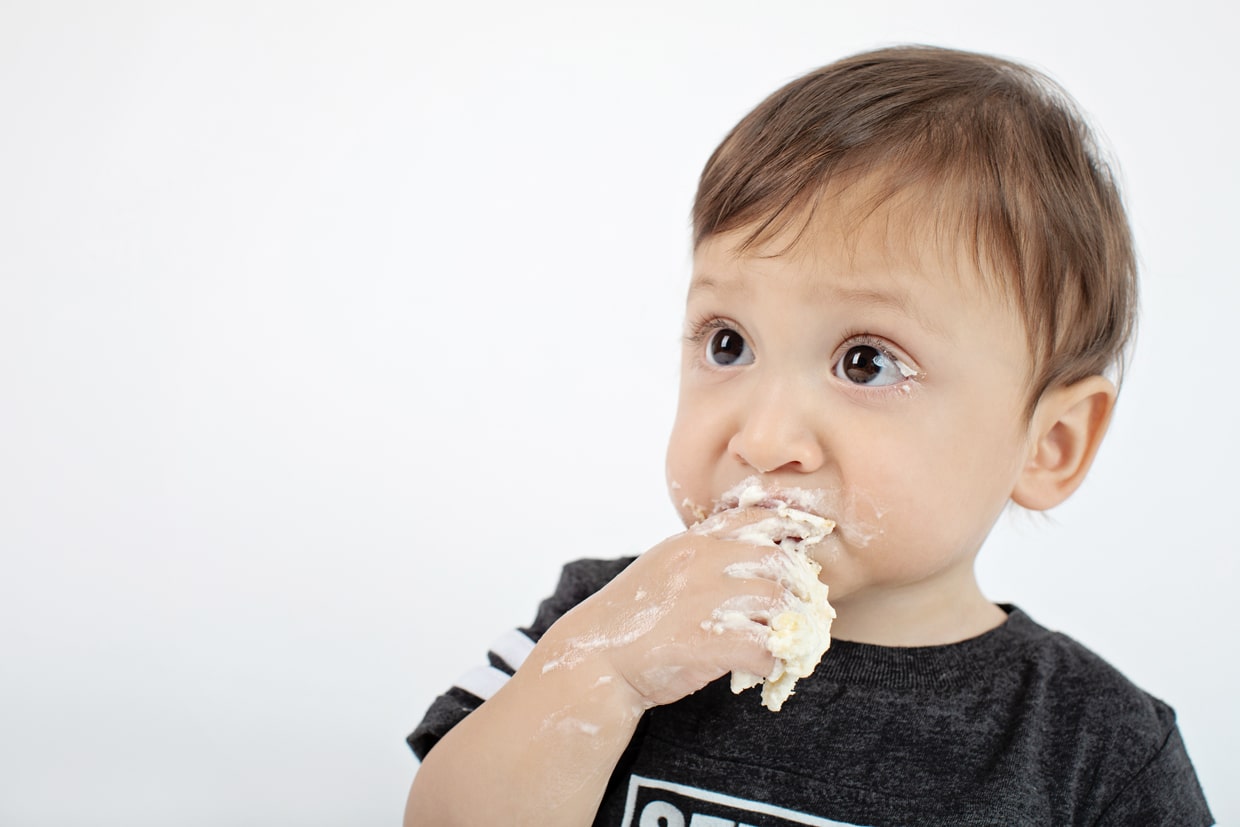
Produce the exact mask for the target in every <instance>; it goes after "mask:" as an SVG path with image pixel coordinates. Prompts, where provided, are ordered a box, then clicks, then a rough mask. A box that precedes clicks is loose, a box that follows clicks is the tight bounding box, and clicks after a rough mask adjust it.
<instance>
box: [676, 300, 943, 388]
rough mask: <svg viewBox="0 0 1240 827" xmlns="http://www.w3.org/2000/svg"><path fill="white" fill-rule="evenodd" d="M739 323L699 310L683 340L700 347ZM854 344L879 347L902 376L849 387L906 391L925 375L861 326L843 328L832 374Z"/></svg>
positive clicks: (737, 327)
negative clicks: (878, 383)
mask: <svg viewBox="0 0 1240 827" xmlns="http://www.w3.org/2000/svg"><path fill="white" fill-rule="evenodd" d="M739 327H740V326H739V325H737V324H736V323H735V322H733V321H731V320H729V319H725V318H722V317H719V316H711V315H708V314H702V315H700V316H698V317H697V318H695V319H694V321H693V322H692V323H691V324H690V325H689V332H688V334H687V335H686V336H685V337H684V340H685V342H686V343H687V344H689V345H692V346H694V347H697V348H701V346H702V345H703V343H705V342H706V340H707V339H708V338H710V335H711V334H712V333H714V332H715V331H716V330H724V329H730V330H737V332H740V330H739ZM857 345H867V346H869V347H872V348H874V349H875V350H877V351H879V352H880V353H882V354H883V355H884V356H885V357H887V358H888V359H890V360H892V362H894V363H895V364H896V365H897V366H899V367H900V373H901V374H902V375H903V376H904V379H903V381H900V382H896V383H895V384H893V385H883V386H880V387H873V388H869V387H865V386H864V385H850V387H852V388H853V389H855V390H856V391H857V392H859V393H866V394H881V393H891V392H894V391H899V392H904V393H907V392H908V390H909V388H910V387H911V383H913V382H917V381H920V380H921V379H922V378H923V377H924V376H925V374H923V373H921V372H920V371H916V370H913V369H912V368H910V367H909V366H908V364H907V363H906V362H905V361H904V359H902V358H900V356H899V355H898V354H896V353H895V352H894V351H893V350H892V348H891V346H890V345H889V344H887V342H886V341H885V340H883V339H880V338H878V337H877V336H874V335H873V334H870V333H866V332H864V331H861V330H849V331H846V332H845V334H844V337H843V340H842V341H841V343H840V345H839V347H837V348H836V349H835V353H834V354H833V358H832V360H831V367H832V371H831V374H832V376H833V377H834V375H835V371H834V367H835V364H836V362H838V361H839V360H840V359H842V358H843V356H844V354H845V353H847V352H848V350H849V348H852V347H855V346H857ZM905 369H908V370H909V371H910V372H909V373H905V372H904V370H905Z"/></svg>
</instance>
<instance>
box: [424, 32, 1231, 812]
mask: <svg viewBox="0 0 1240 827" xmlns="http://www.w3.org/2000/svg"><path fill="white" fill-rule="evenodd" d="M693 219H694V262H693V275H692V280H691V284H690V287H689V292H688V303H687V311H686V324H685V335H684V344H683V349H682V351H683V352H682V370H681V379H680V399H679V404H678V409H677V417H676V421H675V425H674V427H673V430H672V434H671V438H670V443H669V447H668V454H667V479H668V486H669V489H670V491H671V495H672V499H673V501H674V503H675V504H676V506H677V508H678V509H679V511H680V514H681V517H682V518H683V521H684V523H685V525H686V526H688V527H689V528H688V530H687V531H685V532H684V533H682V534H678V535H676V536H674V537H671V538H668V539H666V540H664V541H663V542H661V543H659V544H657V545H655V546H654V547H653V548H651V549H649V550H647V551H646V552H645V553H643V554H641V555H640V556H638V557H635V558H628V559H622V560H615V561H604V560H581V561H578V562H575V563H570V564H569V565H568V566H566V567H565V569H564V572H563V575H562V578H561V581H560V583H559V586H558V588H557V589H556V591H555V593H554V594H553V595H552V596H551V597H550V598H548V599H547V600H545V601H544V602H543V603H542V605H541V606H540V608H539V610H538V613H537V616H536V617H535V619H534V622H533V623H532V624H531V625H530V626H529V627H528V628H524V629H521V630H519V631H514V632H512V633H510V634H509V635H507V636H505V637H503V638H501V639H500V640H499V641H498V642H497V643H496V644H495V645H494V646H493V648H492V651H491V653H490V666H487V667H483V668H480V669H479V670H476V671H475V672H472V673H470V674H469V675H467V676H465V677H463V678H462V679H461V680H460V681H459V682H458V684H457V685H456V686H454V687H452V688H450V689H448V690H447V692H446V693H445V694H444V695H442V696H440V697H439V698H438V699H437V700H436V701H435V703H434V704H433V706H432V707H431V709H430V710H429V711H428V713H427V714H426V717H425V719H424V720H423V721H422V723H421V724H419V725H418V727H417V728H416V730H415V731H414V732H413V734H412V735H411V736H410V738H409V741H410V744H411V745H412V747H413V749H414V751H415V753H416V754H417V755H418V757H419V758H420V759H422V760H423V764H422V766H421V768H420V770H419V772H418V774H417V775H416V777H415V780H414V784H413V787H412V790H411V792H410V796H409V804H408V809H407V811H406V824H415V825H453V824H462V825H466V824H468V825H475V824H477V825H481V824H538V825H574V826H575V827H579V826H580V825H587V824H591V823H593V824H598V825H603V824H606V825H624V827H638V825H640V826H641V827H646V826H647V825H667V826H668V827H673V826H676V825H679V827H685V825H689V826H690V827H704V825H779V826H780V827H783V825H806V824H808V825H909V824H918V825H962V824H995V825H1017V824H1040V825H1052V824H1053V825H1070V824H1098V825H1118V824H1131V825H1151V824H1182V825H1206V824H1211V823H1212V819H1211V816H1210V812H1209V810H1208V808H1207V805H1206V802H1205V800H1204V798H1203V795H1202V793H1201V789H1200V787H1199V785H1198V782H1197V779H1196V776H1195V774H1194V771H1193V768H1192V765H1191V763H1190V761H1189V758H1188V755H1187V753H1186V751H1185V748H1184V745H1183V743H1182V741H1181V739H1180V735H1179V732H1178V730H1177V727H1176V723H1175V716H1174V713H1173V712H1172V710H1171V709H1170V708H1169V707H1168V706H1167V705H1166V704H1164V703H1162V702H1161V701H1159V700H1157V699H1155V698H1153V697H1151V696H1149V695H1147V694H1146V693H1144V692H1143V691H1141V690H1140V689H1138V688H1137V687H1135V686H1133V685H1132V684H1131V683H1130V682H1128V681H1127V680H1126V679H1125V678H1124V677H1123V676H1122V675H1120V674H1119V673H1118V672H1117V671H1116V670H1115V669H1114V668H1113V667H1111V666H1109V665H1107V664H1106V663H1105V662H1104V661H1102V660H1101V659H1100V658H1098V657H1097V656H1096V655H1094V654H1092V653H1091V652H1089V651H1088V650H1087V649H1085V648H1084V647H1082V646H1081V645H1080V644H1078V643H1076V642H1074V641H1073V640H1071V639H1070V638H1068V637H1065V636H1064V635H1061V634H1058V633H1054V632H1050V631H1048V630H1046V629H1044V628H1043V627H1041V626H1039V625H1038V624H1037V623H1036V622H1035V621H1034V620H1033V619H1032V618H1030V617H1029V616H1028V615H1026V614H1024V613H1023V612H1021V611H1020V610H1019V609H1018V608H1015V607H1013V606H1007V605H996V604H994V603H992V602H991V601H989V600H988V599H987V598H986V597H985V596H984V595H983V594H982V592H981V590H980V588H979V586H978V583H977V580H976V578H975V575H974V560H975V558H976V556H977V553H978V551H979V549H980V548H981V546H982V543H983V541H984V540H985V538H986V536H987V534H988V533H989V531H990V529H991V527H992V526H993V524H994V522H995V521H996V519H997V518H998V516H999V515H1000V514H1001V513H1002V512H1003V511H1004V509H1005V508H1006V507H1007V505H1008V503H1016V504H1017V505H1019V506H1022V507H1024V508H1029V509H1034V510H1043V509H1048V508H1051V507H1053V506H1055V505H1057V504H1059V503H1061V502H1063V501H1064V499H1066V498H1067V497H1068V496H1070V495H1071V494H1072V493H1073V491H1075V490H1076V488H1077V487H1078V486H1079V485H1080V483H1081V481H1082V479H1083V478H1084V476H1085V474H1086V472H1087V471H1088V470H1089V467H1090V464H1091V462H1092V461H1093V458H1094V455H1095V452H1096V451H1097V449H1098V446H1099V443H1100V442H1101V440H1102V438H1103V435H1104V433H1105V432H1106V429H1107V423H1108V421H1109V418H1110V415H1111V411H1112V408H1113V406H1114V403H1115V399H1116V383H1117V382H1118V381H1119V372H1120V371H1119V368H1120V367H1121V364H1122V361H1123V356H1124V352H1125V349H1126V346H1127V343H1128V341H1129V338H1130V335H1131V332H1132V328H1133V322H1134V314H1135V303H1136V297H1135V292H1136V284H1135V263H1134V254H1133V250H1132V243H1131V238H1130V233H1129V229H1128V225H1127V220H1126V217H1125V214H1124V209H1123V205H1122V203H1121V200H1120V197H1119V194H1118V193H1117V190H1116V187H1115V185H1114V182H1113V181H1112V178H1111V175H1110V172H1109V171H1108V168H1107V166H1106V165H1105V164H1104V162H1103V161H1102V160H1101V159H1100V157H1099V154H1098V152H1097V150H1096V148H1095V147H1094V146H1093V143H1092V140H1091V136H1090V133H1089V131H1088V129H1087V128H1086V126H1085V125H1084V123H1083V121H1082V119H1081V118H1080V117H1079V116H1078V115H1077V114H1076V113H1075V109H1074V107H1073V105H1072V104H1071V102H1070V101H1069V99H1068V98H1067V97H1066V96H1065V95H1064V94H1063V93H1062V92H1061V91H1060V90H1059V89H1058V88H1057V87H1055V86H1054V85H1053V84H1051V83H1050V82H1049V81H1048V80H1047V79H1046V78H1044V77H1042V76H1040V75H1039V74H1037V73H1035V72H1033V71H1031V70H1029V69H1027V68H1025V67H1022V66H1020V65H1017V64H1013V63H1010V62H1007V61H1004V60H1000V59H996V58H993V57H989V56H984V55H978V54H971V53H964V52H958V51H951V50H945V49H937V48H930V47H903V48H892V49H884V50H880V51H875V52H871V53H866V54H861V55H857V56H854V57H851V58H848V59H845V60H842V61H840V62H837V63H834V64H832V65H829V66H827V67H824V68H822V69H820V70H817V71H815V72H812V73H810V74H808V75H806V76H805V77H802V78H800V79H798V80H795V81H793V82H792V83H790V84H788V85H787V86H785V87H784V88H783V89H780V90H779V91H777V92H776V93H775V94H774V95H772V96H771V97H770V98H768V99H767V100H766V101H764V102H763V103H762V104H761V105H759V106H758V107H757V108H756V109H755V110H754V111H753V112H751V113H750V114H749V115H747V116H746V117H745V118H744V119H743V120H742V121H741V122H740V123H739V124H738V125H737V126H736V128H735V129H733V130H732V132H731V133H730V134H729V135H728V136H727V137H726V138H725V139H724V141H723V143H722V144H721V145H720V146H719V148H718V149H717V150H716V151H715V153H714V154H713V155H712V157H711V158H710V160H709V161H708V162H707V164H706V168H705V170H704V171H703V173H702V176H701V181H700V185H699V189H698V193H697V198H696V201H695V204H694V210H693ZM742 483H743V484H745V485H746V486H748V488H749V489H751V490H752V489H754V487H755V486H756V487H757V490H758V491H759V492H760V496H758V497H749V498H746V499H743V500H742V499H739V498H737V497H735V496H734V495H729V494H728V493H727V492H734V491H736V490H737V486H738V485H740V484H742ZM790 504H791V505H792V506H795V509H796V510H797V513H798V514H800V515H802V516H803V517H804V519H803V520H802V522H804V520H805V519H810V520H818V521H819V522H818V523H817V524H819V525H828V523H827V522H824V521H834V523H835V527H834V529H833V530H831V531H829V533H825V534H822V532H820V534H822V536H816V537H814V538H813V539H814V540H815V542H813V543H812V544H811V543H808V542H805V543H802V542H801V540H802V539H803V538H801V537H798V536H792V535H794V534H796V532H797V529H796V525H795V521H789V520H788V519H786V518H778V519H776V520H775V523H774V526H775V527H774V528H773V529H771V528H769V526H771V525H772V523H771V520H772V515H773V514H776V513H777V512H779V513H782V514H785V515H786V514H787V513H788V506H789V505H790ZM781 520H782V522H781ZM757 526H768V528H767V529H765V533H766V534H767V535H770V536H769V538H768V540H767V541H764V536H763V532H760V531H755V530H754V529H755V527H757ZM783 540H792V541H794V542H796V543H798V544H799V545H800V547H801V550H800V551H798V552H797V553H801V554H804V555H807V556H808V558H809V559H810V560H812V562H813V563H814V564H816V567H820V572H819V574H818V578H819V580H820V581H821V583H823V584H825V585H826V587H827V588H828V589H829V599H830V604H831V607H833V608H834V612H835V620H834V625H833V627H832V628H831V634H832V637H833V638H834V640H833V642H832V643H831V645H830V649H829V650H828V651H827V652H826V654H825V656H824V657H823V658H822V660H821V663H820V664H819V665H818V667H817V669H816V670H815V671H814V672H813V674H812V675H810V676H809V677H804V678H801V679H800V680H799V682H797V683H796V684H795V688H794V690H793V694H792V695H791V697H788V698H787V699H786V700H783V706H782V709H781V710H780V711H779V712H772V711H770V710H769V709H767V708H764V707H763V705H762V704H761V703H759V701H758V699H757V697H756V696H755V695H754V693H742V694H739V695H738V694H734V693H733V692H732V691H731V690H730V687H729V685H728V682H727V681H726V680H723V681H721V680H719V679H720V678H722V677H724V676H725V675H727V674H728V673H729V672H732V673H737V674H741V675H743V674H746V673H748V674H751V675H756V676H772V675H773V674H774V673H776V672H777V671H778V669H779V667H780V666H781V663H782V662H781V661H777V660H776V658H775V656H774V655H773V654H772V645H771V641H772V626H771V619H772V618H773V617H776V616H777V615H778V614H779V613H780V612H781V611H784V610H786V609H787V607H789V606H790V605H795V604H796V601H797V600H798V599H801V600H804V599H806V598H805V597H804V595H799V596H798V595H793V594H790V591H791V590H792V589H793V588H794V583H793V582H792V578H790V577H788V576H786V571H787V570H786V569H785V568H782V567H781V566H779V565H774V564H773V563H772V560H773V559H775V558H774V557H773V556H772V555H775V554H778V553H782V551H781V550H780V549H776V548H773V545H774V544H775V543H776V542H780V541H783ZM818 603H819V604H820V605H819V608H820V609H823V610H824V611H829V609H830V607H824V606H822V605H821V603H822V601H821V600H820V599H818ZM827 616H829V615H827ZM724 621H726V622H724Z"/></svg>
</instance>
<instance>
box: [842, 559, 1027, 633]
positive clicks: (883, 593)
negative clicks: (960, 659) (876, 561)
mask: <svg viewBox="0 0 1240 827" xmlns="http://www.w3.org/2000/svg"><path fill="white" fill-rule="evenodd" d="M832 605H834V607H835V611H836V619H835V622H834V623H832V625H831V636H832V637H834V638H837V639H839V640H850V641H853V642H854V643H872V644H876V645H879V646H940V645H943V644H947V643H958V642H960V641H962V640H968V639H969V638H973V637H977V636H978V635H981V634H984V633H985V632H988V631H990V630H991V629H994V628H995V627H996V626H999V625H1001V624H1002V623H1003V621H1004V620H1006V619H1007V614H1006V613H1005V612H1004V611H1003V610H1002V609H1000V608H999V607H998V606H996V605H995V604H994V603H991V602H990V601H989V600H987V599H986V596H985V595H983V594H982V592H981V589H980V588H979V587H978V585H977V581H976V580H974V579H973V577H972V572H970V576H969V580H968V583H967V584H961V587H957V588H953V589H934V590H928V589H926V588H925V587H924V584H922V585H919V586H903V587H895V588H882V589H878V588H875V589H865V590H862V591H859V592H854V593H852V594H850V595H848V596H847V597H846V598H844V599H842V600H840V601H838V602H837V601H834V600H833V601H832Z"/></svg>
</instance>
